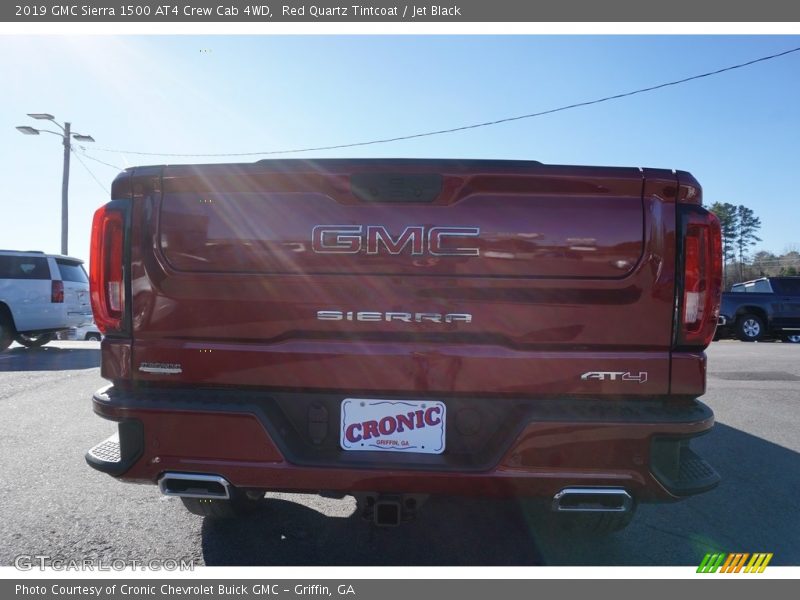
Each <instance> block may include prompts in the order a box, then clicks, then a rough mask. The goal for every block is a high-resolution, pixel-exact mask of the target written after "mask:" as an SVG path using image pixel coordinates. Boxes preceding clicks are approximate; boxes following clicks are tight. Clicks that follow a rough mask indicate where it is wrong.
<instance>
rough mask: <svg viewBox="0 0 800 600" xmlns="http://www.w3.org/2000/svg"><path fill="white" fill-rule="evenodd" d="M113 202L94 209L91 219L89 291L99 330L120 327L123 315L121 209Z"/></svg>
mask: <svg viewBox="0 0 800 600" xmlns="http://www.w3.org/2000/svg"><path fill="white" fill-rule="evenodd" d="M114 204H115V203H114V202H112V203H110V204H106V205H105V206H103V207H101V208H99V209H97V211H96V212H95V213H94V220H93V222H92V244H91V250H90V258H89V291H90V296H91V301H92V312H93V313H94V320H95V323H96V324H97V328H98V329H99V330H100V331H101V332H102V333H109V332H114V331H120V330H121V329H122V324H123V320H124V315H125V278H124V270H123V262H124V247H125V212H124V211H123V210H122V209H120V208H118V207H115V206H114Z"/></svg>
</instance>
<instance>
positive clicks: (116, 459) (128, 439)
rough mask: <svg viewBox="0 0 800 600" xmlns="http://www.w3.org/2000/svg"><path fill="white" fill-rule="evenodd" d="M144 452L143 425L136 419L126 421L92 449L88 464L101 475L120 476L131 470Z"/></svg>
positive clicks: (87, 455)
mask: <svg viewBox="0 0 800 600" xmlns="http://www.w3.org/2000/svg"><path fill="white" fill-rule="evenodd" d="M143 450H144V433H143V431H142V424H141V422H140V421H138V420H136V419H126V420H123V421H120V422H119V424H118V425H117V432H116V433H115V434H114V435H112V436H111V437H109V438H107V439H105V440H103V441H102V442H100V443H99V444H97V445H95V446H94V447H92V449H91V450H89V451H88V452H87V453H86V455H85V458H86V462H87V463H88V464H89V466H90V467H92V468H93V469H97V470H98V471H100V472H101V473H108V474H109V475H113V476H115V477H116V476H119V475H122V474H123V473H124V472H125V471H127V470H128V469H130V468H131V466H132V465H133V463H135V462H136V461H137V460H138V458H139V457H140V456H141V455H142V451H143Z"/></svg>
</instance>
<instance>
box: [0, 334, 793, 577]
mask: <svg viewBox="0 0 800 600" xmlns="http://www.w3.org/2000/svg"><path fill="white" fill-rule="evenodd" d="M99 348H100V344H99V343H93V342H57V343H52V344H49V345H47V346H45V347H44V348H42V349H39V350H28V349H25V348H21V347H19V346H16V345H15V346H12V348H11V349H10V350H8V351H6V352H4V353H2V354H0V411H1V414H2V418H0V474H2V485H0V506H2V507H3V508H2V515H3V517H2V519H0V564H3V565H9V564H13V562H14V558H15V557H16V556H19V555H36V554H40V555H48V556H50V557H53V558H58V559H82V558H86V557H88V558H102V559H105V560H112V559H127V560H138V561H142V560H148V559H151V558H158V559H179V558H188V559H193V560H194V561H195V564H208V565H540V564H546V565H697V564H698V563H699V562H700V560H701V559H702V557H703V555H704V554H705V553H706V552H710V551H715V550H716V551H723V552H772V553H774V558H773V559H772V563H771V564H774V565H800V544H798V543H797V540H798V539H800V519H798V518H797V498H800V436H798V431H800V345H797V344H794V345H793V344H785V343H758V344H746V343H741V342H735V341H723V342H716V343H714V344H713V345H712V346H711V348H710V349H709V351H708V355H709V378H708V393H707V394H706V395H705V396H704V398H703V401H704V402H706V403H707V404H709V405H710V406H711V408H712V409H713V410H714V412H715V414H716V419H717V424H716V426H715V427H714V429H713V430H712V432H711V433H710V434H708V435H707V436H704V437H703V438H700V439H698V440H696V441H695V442H693V444H694V447H695V448H696V450H697V451H698V452H699V453H700V454H701V455H703V456H704V457H705V458H706V459H707V460H708V461H709V462H710V463H711V464H712V465H714V467H715V468H716V469H717V470H718V471H719V472H720V474H721V475H722V483H721V484H720V485H719V487H718V488H716V489H715V490H713V491H711V492H709V493H707V494H703V495H701V496H697V497H694V498H690V499H688V500H686V501H684V502H680V503H676V504H666V505H643V506H641V507H640V508H639V510H638V512H637V515H636V517H635V519H634V521H633V523H632V524H631V525H630V526H629V527H628V528H627V529H626V530H625V531H623V532H621V533H618V534H616V535H613V536H610V537H607V538H604V539H600V540H591V539H585V538H578V537H574V536H568V535H545V534H544V533H542V532H541V531H540V530H539V528H538V527H537V525H536V523H535V522H534V521H533V520H531V519H530V518H528V516H527V514H526V512H525V511H524V510H523V507H522V505H521V503H520V502H518V501H515V500H509V501H502V502H498V501H489V500H481V499H465V498H446V497H440V498H432V499H431V500H430V501H429V503H428V504H426V505H425V507H424V509H423V510H422V511H421V512H420V513H419V515H418V518H417V520H416V521H414V522H411V523H408V524H405V525H403V526H401V527H398V528H381V529H378V528H375V527H373V526H372V525H370V524H368V523H366V522H364V521H362V520H361V518H360V517H359V516H358V515H357V514H355V502H354V500H353V499H352V498H351V497H345V498H343V499H330V498H320V497H317V496H306V495H298V494H270V495H268V497H267V498H266V499H265V500H264V502H263V507H262V509H261V510H260V511H258V512H257V513H256V514H254V515H253V516H252V517H249V518H247V519H243V520H241V521H236V522H215V521H210V520H204V519H202V518H200V517H197V516H194V515H191V514H189V513H188V512H186V511H185V510H184V508H183V506H182V505H181V502H180V500H178V499H175V498H166V497H163V496H161V495H160V494H159V493H158V490H157V489H156V487H155V486H137V485H130V484H123V483H119V482H117V481H114V480H113V479H111V478H110V477H108V476H106V475H103V474H101V473H98V472H96V471H93V470H92V469H90V468H89V467H88V466H87V465H86V464H85V462H84V460H83V454H84V452H85V451H86V450H87V449H88V448H89V447H91V446H92V445H94V444H95V443H97V442H98V441H100V440H102V439H104V438H106V437H107V436H108V435H110V434H111V433H112V432H113V430H114V425H113V424H111V423H109V422H107V421H104V420H102V419H100V418H98V417H96V416H94V415H93V414H92V410H91V403H90V398H91V394H92V392H93V391H94V390H96V389H97V388H99V387H101V386H102V385H104V383H105V382H104V381H103V380H102V379H101V378H100V370H99V368H98V365H99V358H100V349H99Z"/></svg>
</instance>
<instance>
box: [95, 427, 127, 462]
mask: <svg viewBox="0 0 800 600" xmlns="http://www.w3.org/2000/svg"><path fill="white" fill-rule="evenodd" d="M89 454H90V455H91V456H93V457H94V458H96V459H97V460H98V461H100V462H105V463H119V462H121V461H122V453H121V452H120V450H119V433H115V434H114V435H112V436H111V437H110V438H108V439H107V440H105V441H102V442H100V443H99V444H97V445H96V446H95V447H94V448H92V449H91V450H89Z"/></svg>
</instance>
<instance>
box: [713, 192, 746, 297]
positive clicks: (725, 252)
mask: <svg viewBox="0 0 800 600" xmlns="http://www.w3.org/2000/svg"><path fill="white" fill-rule="evenodd" d="M709 210H710V211H711V212H713V213H714V214H715V215H717V218H718V219H719V223H720V226H721V227H722V269H723V281H724V287H725V288H726V289H727V287H728V281H727V271H728V268H727V267H728V263H729V262H733V261H735V260H736V239H737V238H738V237H739V213H738V211H737V209H736V205H734V204H730V203H729V202H725V203H724V204H723V203H721V202H715V203H714V204H712V205H711V206H710V207H709Z"/></svg>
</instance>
